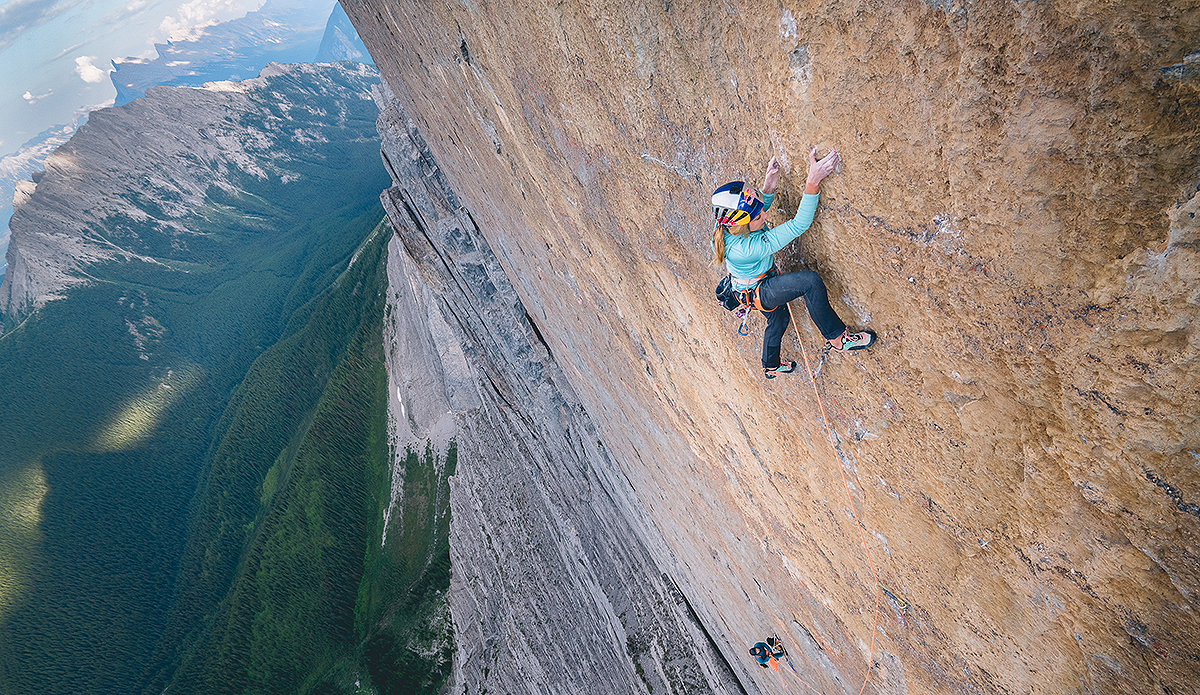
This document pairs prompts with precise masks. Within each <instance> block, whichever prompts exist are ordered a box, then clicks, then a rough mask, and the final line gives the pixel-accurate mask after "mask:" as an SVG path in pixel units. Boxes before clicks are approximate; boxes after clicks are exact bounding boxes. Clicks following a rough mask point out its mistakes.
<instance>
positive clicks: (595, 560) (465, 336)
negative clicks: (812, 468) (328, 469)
mask: <svg viewBox="0 0 1200 695" xmlns="http://www.w3.org/2000/svg"><path fill="white" fill-rule="evenodd" d="M386 94H387V91H386V90H383V91H381V92H380V100H381V107H382V108H381V115H380V121H379V122H380V130H381V132H383V133H386V134H387V135H386V137H385V142H384V145H383V151H384V156H385V160H386V161H387V162H388V163H389V167H388V168H389V171H390V172H391V173H392V175H393V176H394V177H395V181H396V183H397V185H396V186H394V187H393V188H392V189H390V190H389V191H388V192H387V193H386V194H385V196H384V204H385V207H386V208H387V209H388V213H389V216H390V218H391V220H392V223H393V225H394V227H395V231H396V238H395V239H393V241H392V247H391V249H390V254H389V263H388V266H389V278H390V289H389V297H388V300H389V307H390V310H389V312H388V316H389V318H388V321H387V324H386V328H385V336H386V345H387V348H388V354H389V357H388V365H389V374H390V376H391V381H392V383H391V385H390V388H389V392H394V393H395V396H394V397H393V398H392V401H391V411H392V417H391V421H392V423H393V428H394V430H393V431H394V435H395V437H396V441H397V443H398V444H400V445H401V446H398V447H397V450H398V451H403V450H404V446H403V445H406V444H413V443H415V442H417V441H419V440H422V439H424V440H432V441H433V442H434V443H435V444H436V445H438V446H444V445H445V444H446V443H447V442H448V440H449V439H450V438H454V439H455V440H456V442H457V446H458V460H459V461H460V462H462V463H461V464H460V466H459V467H458V468H457V469H456V470H457V475H456V476H455V477H454V478H452V481H453V483H452V487H451V498H450V499H451V510H452V511H451V524H452V530H451V557H452V566H453V576H452V580H451V589H450V590H451V611H452V614H453V617H454V624H455V631H456V646H457V652H456V656H455V675H454V683H455V685H456V689H457V690H459V691H464V692H504V693H517V692H528V693H543V692H574V693H625V692H642V691H653V690H654V689H658V691H659V692H663V691H664V689H665V690H666V691H668V692H716V693H739V692H745V691H744V690H743V689H742V687H741V686H740V685H739V680H738V677H737V676H735V675H734V673H733V672H731V670H730V667H729V665H728V664H727V663H726V662H725V660H724V658H723V657H722V655H721V653H720V651H718V650H717V648H716V646H715V644H714V643H713V640H712V638H711V637H710V636H709V635H708V634H706V633H705V631H704V628H703V626H702V624H701V622H700V621H699V620H698V619H697V614H696V611H695V610H693V608H692V607H691V606H690V605H689V604H688V602H687V600H686V599H685V597H684V594H683V593H681V592H680V590H679V588H678V587H677V586H676V585H675V583H674V582H673V581H672V579H671V578H670V576H669V575H668V574H667V573H664V572H663V571H662V568H661V567H660V566H659V565H658V564H656V562H655V560H654V559H653V557H652V554H651V552H650V548H649V547H648V546H647V544H648V543H655V542H657V543H658V544H659V545H660V546H661V544H662V539H661V537H660V536H658V534H657V533H656V532H655V529H653V527H649V528H639V527H638V524H641V523H644V520H645V517H646V514H645V511H644V510H643V509H642V508H641V506H640V505H639V504H638V503H637V501H636V499H635V498H634V495H633V494H632V490H631V489H630V488H629V484H628V481H626V480H625V479H624V477H623V475H622V473H621V470H620V468H619V467H617V466H616V465H615V462H614V461H613V460H612V458H611V457H610V456H609V455H608V453H607V451H606V448H605V446H604V444H603V443H602V442H601V441H600V440H599V439H598V438H597V436H596V432H595V428H594V425H593V424H592V422H591V420H590V418H589V417H588V416H587V414H586V412H585V411H584V409H583V406H582V404H581V403H580V401H579V398H578V396H576V394H575V393H574V391H573V390H572V388H571V386H570V384H569V383H567V381H566V379H565V378H564V376H563V371H562V369H561V368H560V367H559V365H558V364H557V362H556V361H555V359H554V357H553V356H552V355H551V354H550V352H549V351H548V350H547V348H546V346H545V344H544V343H543V342H542V341H541V339H540V338H539V337H538V332H537V331H538V329H537V328H536V326H535V324H534V323H532V322H531V321H530V319H529V317H528V316H527V315H526V314H525V310H524V307H523V306H522V304H521V301H520V298H519V297H518V295H517V292H516V290H515V288H514V287H513V286H512V284H511V283H510V282H509V280H508V278H507V277H506V276H505V274H504V271H503V269H502V268H501V267H500V265H499V263H498V262H497V259H496V256H495V254H494V253H493V252H492V250H491V249H490V248H489V247H488V245H487V241H486V239H485V237H484V236H483V235H482V233H481V232H480V230H479V229H478V228H477V227H476V226H475V222H474V220H473V219H472V218H471V215H470V213H469V211H467V210H466V209H465V208H463V207H462V206H461V205H460V200H459V198H458V195H457V194H456V193H455V192H454V191H453V190H451V189H450V188H449V186H448V185H447V184H448V182H447V180H446V178H445V177H444V176H443V175H442V173H441V172H440V171H439V169H438V167H437V163H436V162H435V161H434V160H433V159H432V156H431V153H430V152H429V151H428V149H427V148H426V147H425V145H424V142H423V141H422V140H421V137H420V134H419V133H417V132H416V131H415V130H414V129H413V128H412V125H411V123H409V122H407V119H406V117H405V116H404V114H403V112H402V111H400V110H399V109H398V108H397V107H396V106H395V105H394V104H391V105H389V103H390V99H389V98H388V97H387V96H385V95H386ZM444 317H445V318H444ZM447 319H448V320H449V321H447ZM402 475H403V471H394V472H393V490H395V489H397V486H402V484H403V480H402V478H401V477H399V476H402ZM668 557H669V556H668ZM672 569H674V568H672ZM702 610H703V609H702ZM722 641H724V640H722ZM739 666H744V665H739Z"/></svg>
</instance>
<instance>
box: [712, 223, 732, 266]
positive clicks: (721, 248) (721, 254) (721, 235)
mask: <svg viewBox="0 0 1200 695" xmlns="http://www.w3.org/2000/svg"><path fill="white" fill-rule="evenodd" d="M726 229H728V227H726V226H725V225H723V224H719V225H717V226H716V227H715V228H714V229H713V238H712V247H713V253H715V254H716V255H717V258H716V260H715V261H713V263H714V265H721V264H723V263H724V262H725V230H726Z"/></svg>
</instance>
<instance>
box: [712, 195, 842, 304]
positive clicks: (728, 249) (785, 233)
mask: <svg viewBox="0 0 1200 695" xmlns="http://www.w3.org/2000/svg"><path fill="white" fill-rule="evenodd" d="M820 197H821V195H820V194H819V193H805V194H804V198H803V199H802V200H801V201H800V207H799V209H797V210H796V216H795V217H793V218H792V219H790V220H788V221H787V222H784V223H783V224H781V225H779V226H778V227H773V228H765V227H764V228H763V229H762V230H760V231H757V232H750V233H749V234H730V233H729V232H725V268H726V269H727V270H728V271H729V272H730V274H732V275H733V277H734V278H742V279H746V280H749V279H751V278H756V277H758V276H759V275H762V274H764V273H766V272H767V271H768V270H770V269H771V267H772V266H773V265H775V258H774V255H775V252H776V251H778V250H779V249H781V248H783V247H784V246H787V245H788V244H789V243H790V242H791V241H792V239H795V238H796V237H798V236H800V235H801V234H803V233H804V232H805V230H807V229H808V228H809V226H811V225H812V221H813V216H814V215H816V214H817V202H818V200H819V199H820ZM774 200H775V195H774V194H772V195H764V196H763V211H764V212H765V211H766V210H769V209H770V207H771V203H772V202H773V201H774ZM735 284H736V280H735Z"/></svg>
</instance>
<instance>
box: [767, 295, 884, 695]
mask: <svg viewBox="0 0 1200 695" xmlns="http://www.w3.org/2000/svg"><path fill="white" fill-rule="evenodd" d="M788 317H789V318H790V319H791V320H792V325H793V326H795V327H796V341H797V342H799V343H800V354H801V355H803V356H804V368H805V369H806V370H808V378H809V381H811V382H812V387H813V393H815V394H816V395H817V405H818V406H820V408H821V420H823V421H824V422H825V433H826V434H828V435H829V446H830V447H831V448H832V449H833V456H834V458H836V459H837V464H838V471H840V472H841V474H842V484H843V485H844V486H845V487H846V499H847V500H848V501H849V502H850V514H851V515H853V517H854V524H855V525H856V526H858V536H859V539H861V540H862V546H863V551H864V552H865V553H866V554H867V566H868V567H870V568H871V579H873V580H875V610H874V612H873V617H874V622H873V623H872V625H871V651H870V653H869V654H868V656H867V675H866V676H865V677H864V678H863V682H862V687H861V688H859V689H858V694H859V695H862V693H863V691H864V690H866V688H867V681H869V680H871V665H872V664H873V663H874V662H875V631H876V630H877V629H878V627H879V577H878V575H876V574H875V563H874V562H872V561H871V549H870V548H869V547H867V534H866V532H865V531H864V530H863V525H862V522H861V521H859V520H858V510H857V509H856V508H855V507H854V497H853V496H851V494H850V483H849V482H847V481H846V469H845V467H844V466H843V465H842V457H841V456H840V455H838V451H837V443H836V442H834V440H833V428H832V427H830V426H829V418H828V417H826V416H825V404H824V403H822V402H821V391H820V390H819V389H818V388H817V377H816V375H815V374H813V371H812V367H811V366H810V365H809V363H808V351H807V350H805V349H804V340H803V339H802V338H801V337H800V326H799V325H798V324H797V323H796V315H795V314H793V313H792V306H791V304H789V305H788ZM805 685H808V684H807V683H805ZM809 688H812V686H809Z"/></svg>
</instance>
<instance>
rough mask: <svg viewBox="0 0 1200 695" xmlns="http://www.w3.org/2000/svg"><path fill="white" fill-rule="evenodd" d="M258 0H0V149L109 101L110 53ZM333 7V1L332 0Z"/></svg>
mask: <svg viewBox="0 0 1200 695" xmlns="http://www.w3.org/2000/svg"><path fill="white" fill-rule="evenodd" d="M262 5H263V0H186V1H185V0H0V75H3V78H0V156H2V155H5V154H10V153H12V152H15V151H16V150H17V149H19V148H20V147H21V145H22V144H24V143H25V142H26V141H28V140H29V139H30V138H32V137H34V136H35V135H37V134H38V133H40V132H41V131H42V130H44V129H46V128H48V127H50V126H52V125H58V124H64V123H72V122H74V121H75V120H76V118H77V117H78V116H80V115H82V114H84V113H87V112H88V111H91V110H93V109H96V108H99V107H102V106H110V105H112V102H113V99H114V98H115V97H116V89H114V88H113V85H112V80H111V79H109V75H108V73H109V71H110V70H112V64H111V61H112V60H118V61H120V60H123V59H124V58H126V57H143V58H153V57H154V56H155V55H156V53H155V50H154V44H155V43H166V41H167V40H168V39H169V40H172V41H183V40H191V39H195V38H196V37H197V35H198V32H199V31H200V30H201V29H203V28H204V27H207V26H211V25H213V24H216V23H218V22H224V21H228V20H231V19H236V18H238V17H242V16H244V15H245V14H246V13H247V12H251V11H254V10H257V9H259V8H260V7H261V6H262ZM331 6H332V3H331Z"/></svg>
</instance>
